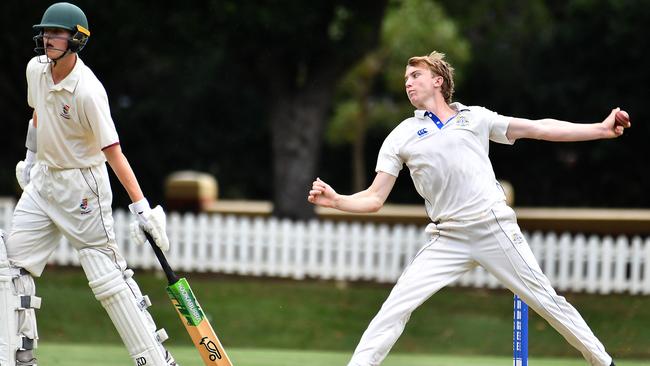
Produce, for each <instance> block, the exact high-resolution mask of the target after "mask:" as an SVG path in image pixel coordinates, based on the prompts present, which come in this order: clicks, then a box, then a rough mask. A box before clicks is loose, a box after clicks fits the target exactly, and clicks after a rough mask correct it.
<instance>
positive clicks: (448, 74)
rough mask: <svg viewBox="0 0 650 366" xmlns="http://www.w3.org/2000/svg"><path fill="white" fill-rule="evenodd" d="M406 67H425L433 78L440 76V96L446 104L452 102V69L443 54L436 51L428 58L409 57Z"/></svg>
mask: <svg viewBox="0 0 650 366" xmlns="http://www.w3.org/2000/svg"><path fill="white" fill-rule="evenodd" d="M407 65H408V66H422V65H426V66H427V67H428V68H429V70H431V73H432V74H433V76H442V80H443V82H442V87H441V90H440V91H441V92H442V96H443V97H444V98H445V101H446V102H447V104H450V103H451V102H452V97H453V96H454V68H453V67H452V66H451V65H450V64H449V63H448V62H447V61H445V54H444V53H440V52H437V51H433V52H431V53H430V54H429V55H428V56H415V57H411V58H410V59H409V61H408V64H407Z"/></svg>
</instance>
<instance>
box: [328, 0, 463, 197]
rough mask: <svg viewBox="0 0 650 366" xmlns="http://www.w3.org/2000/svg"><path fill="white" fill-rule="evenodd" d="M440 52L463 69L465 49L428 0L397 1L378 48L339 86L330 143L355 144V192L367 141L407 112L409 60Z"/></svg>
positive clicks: (362, 172)
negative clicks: (371, 132)
mask: <svg viewBox="0 0 650 366" xmlns="http://www.w3.org/2000/svg"><path fill="white" fill-rule="evenodd" d="M435 49H442V50H444V52H447V53H448V54H449V57H450V58H452V59H454V60H456V62H457V64H458V65H459V66H462V65H463V64H464V62H465V61H466V60H467V59H468V57H469V44H468V43H467V42H466V41H465V40H464V39H462V38H461V37H460V35H459V33H458V29H457V27H456V24H455V23H454V21H453V20H451V19H449V18H448V17H447V15H446V14H445V12H444V10H443V9H442V8H441V7H440V6H439V5H438V4H437V3H436V2H432V1H428V0H396V1H393V2H392V3H391V4H390V6H389V8H388V11H387V13H386V17H385V18H384V21H383V24H382V31H381V43H380V44H379V45H378V46H377V48H375V49H373V50H371V51H370V52H369V53H368V54H367V55H366V56H365V57H364V58H363V59H362V60H361V61H360V62H359V63H358V64H357V65H355V66H354V67H353V68H352V69H351V70H350V71H349V72H348V74H347V75H346V77H345V78H344V79H343V81H342V82H341V84H340V85H339V90H340V91H339V102H338V104H337V105H335V107H334V108H335V110H334V113H333V116H332V118H331V122H330V125H329V127H328V131H327V137H328V141H329V142H330V143H333V144H339V143H342V142H345V143H350V144H352V145H353V157H352V161H353V177H354V179H355V182H354V183H353V190H354V191H359V190H362V189H364V188H365V185H366V183H365V180H364V178H363V177H364V175H365V171H366V168H365V164H364V162H365V160H366V157H365V152H364V150H365V138H366V134H367V131H368V130H369V129H371V128H377V129H379V130H381V131H383V132H384V133H385V134H387V133H388V132H389V131H390V129H392V128H393V127H394V126H395V125H396V123H397V122H398V121H400V120H402V119H404V116H405V115H407V113H405V112H406V111H411V110H412V109H411V106H410V103H409V102H408V100H407V99H406V98H405V97H404V67H405V66H404V65H406V61H407V60H408V59H409V58H410V57H412V56H419V55H426V54H429V53H430V52H431V51H433V50H435Z"/></svg>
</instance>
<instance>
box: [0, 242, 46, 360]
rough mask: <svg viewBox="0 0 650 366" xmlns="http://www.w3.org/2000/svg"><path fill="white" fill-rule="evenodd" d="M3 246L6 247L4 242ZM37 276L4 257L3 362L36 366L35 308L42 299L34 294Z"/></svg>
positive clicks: (0, 278) (0, 300)
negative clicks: (13, 264) (10, 262)
mask: <svg viewBox="0 0 650 366" xmlns="http://www.w3.org/2000/svg"><path fill="white" fill-rule="evenodd" d="M0 246H4V244H3V243H1V242H0ZM34 292H35V287H34V279H33V278H32V276H31V275H29V274H27V273H21V271H20V269H19V268H14V267H9V265H8V262H7V261H6V260H5V261H2V258H0V365H3V366H4V365H16V364H17V362H16V361H17V360H18V361H19V363H18V364H19V365H35V362H36V359H34V357H33V349H34V348H36V340H37V339H38V332H37V331H36V316H35V314H34V309H38V308H40V306H41V299H40V298H38V297H36V296H33V295H34Z"/></svg>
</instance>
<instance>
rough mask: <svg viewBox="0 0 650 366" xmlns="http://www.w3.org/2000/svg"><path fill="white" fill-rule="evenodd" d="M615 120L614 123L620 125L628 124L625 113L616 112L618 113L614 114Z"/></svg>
mask: <svg viewBox="0 0 650 366" xmlns="http://www.w3.org/2000/svg"><path fill="white" fill-rule="evenodd" d="M615 119H616V123H618V124H622V125H624V124H627V123H628V122H630V116H629V115H628V114H627V112H626V111H618V112H616V116H615Z"/></svg>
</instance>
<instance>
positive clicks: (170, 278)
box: [142, 230, 179, 285]
mask: <svg viewBox="0 0 650 366" xmlns="http://www.w3.org/2000/svg"><path fill="white" fill-rule="evenodd" d="M142 232H144V236H145V237H146V238H147V240H148V241H149V244H151V248H152V249H153V252H154V253H155V254H156V257H157V258H158V262H160V266H161V267H162V269H163V271H164V272H165V276H167V282H169V284H170V285H173V284H175V283H176V282H178V280H179V278H178V276H176V273H174V271H173V270H172V267H170V266H169V263H168V262H167V258H165V254H164V253H163V251H162V249H160V247H159V246H158V245H156V242H155V241H154V240H153V238H152V237H151V235H150V234H149V233H148V232H146V231H144V230H142Z"/></svg>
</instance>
